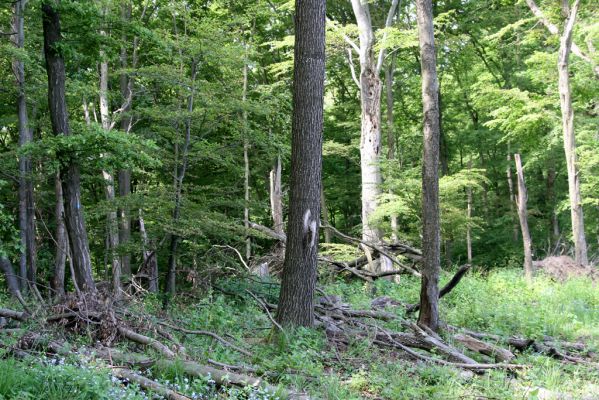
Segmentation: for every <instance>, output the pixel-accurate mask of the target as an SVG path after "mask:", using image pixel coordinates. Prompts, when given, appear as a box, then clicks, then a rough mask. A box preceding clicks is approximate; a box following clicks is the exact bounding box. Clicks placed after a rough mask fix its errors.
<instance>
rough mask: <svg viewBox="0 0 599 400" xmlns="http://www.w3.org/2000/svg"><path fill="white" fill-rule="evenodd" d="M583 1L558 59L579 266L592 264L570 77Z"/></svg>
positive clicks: (567, 28) (568, 26) (568, 27)
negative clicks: (572, 54)
mask: <svg viewBox="0 0 599 400" xmlns="http://www.w3.org/2000/svg"><path fill="white" fill-rule="evenodd" d="M579 3H580V1H579V0H576V1H575V2H574V5H573V7H572V11H571V12H570V16H569V17H568V19H567V21H566V26H565V28H564V32H563V34H562V36H561V38H560V47H559V54H558V60H557V70H558V76H559V98H560V106H561V110H562V128H563V134H564V151H565V153H566V167H567V169H568V193H569V196H570V214H571V217H572V236H573V239H574V253H575V260H576V262H577V263H578V264H581V265H588V264H589V258H588V255H587V241H586V237H585V233H584V216H583V212H582V198H581V196H580V176H579V174H578V172H579V171H578V168H577V166H576V163H577V156H576V137H575V134H574V110H573V108H572V94H571V92H570V75H569V71H568V61H569V57H570V48H571V47H572V31H573V30H574V22H575V21H576V13H577V12H578V5H579Z"/></svg>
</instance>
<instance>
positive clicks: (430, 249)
mask: <svg viewBox="0 0 599 400" xmlns="http://www.w3.org/2000/svg"><path fill="white" fill-rule="evenodd" d="M416 13H417V22H418V37H419V42H420V65H421V67H420V68H421V71H422V105H423V114H424V116H423V131H424V152H423V163H422V271H421V273H422V284H421V289H420V314H419V316H418V323H419V324H421V325H425V326H428V327H429V328H430V329H432V330H433V331H436V330H437V329H438V328H439V273H440V270H441V267H440V262H441V260H440V253H441V245H440V243H441V229H440V221H439V136H440V132H439V99H438V93H439V81H438V79H437V65H436V63H437V60H436V55H435V39H434V28H433V12H432V4H431V0H416Z"/></svg>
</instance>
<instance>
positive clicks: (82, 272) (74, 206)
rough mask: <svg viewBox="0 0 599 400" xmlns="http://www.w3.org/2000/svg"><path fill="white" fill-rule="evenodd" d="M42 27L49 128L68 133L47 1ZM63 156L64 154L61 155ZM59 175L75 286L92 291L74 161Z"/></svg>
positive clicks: (57, 34)
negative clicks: (76, 284) (46, 76)
mask: <svg viewBox="0 0 599 400" xmlns="http://www.w3.org/2000/svg"><path fill="white" fill-rule="evenodd" d="M42 13H43V27H44V54H45V57H46V72H47V74H48V105H49V108H50V119H51V121H52V130H53V132H54V134H55V135H65V136H69V135H71V132H70V129H69V117H68V112H67V105H66V98H65V80H66V77H65V69H64V60H63V58H62V55H61V54H60V51H59V49H60V44H61V41H62V35H61V31H60V16H59V14H58V12H57V11H56V10H55V9H54V8H53V6H52V3H51V2H45V3H43V4H42ZM63 157H64V155H63ZM61 163H62V166H61V171H60V175H61V178H62V179H63V181H62V186H63V188H62V189H63V194H64V199H65V219H66V226H67V231H68V234H69V239H70V245H71V252H72V254H73V258H72V262H73V264H74V265H73V266H74V270H75V276H76V279H77V283H78V286H79V288H80V289H81V290H82V291H95V289H96V285H95V283H94V279H93V276H92V268H91V258H90V252H89V244H88V240H87V230H86V229H85V218H84V215H83V207H82V204H81V184H80V175H79V166H78V165H77V163H76V160H72V159H61Z"/></svg>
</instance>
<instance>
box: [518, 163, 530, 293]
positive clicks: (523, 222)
mask: <svg viewBox="0 0 599 400" xmlns="http://www.w3.org/2000/svg"><path fill="white" fill-rule="evenodd" d="M514 160H515V162H516V173H517V175H518V199H517V200H516V204H517V206H518V217H519V218H520V229H521V231H522V242H523V244H524V273H525V275H526V279H527V280H528V281H531V280H532V242H531V240H530V231H529V230H528V211H527V209H526V202H527V200H528V194H527V192H526V183H525V182H524V171H523V170H522V160H521V159H520V154H517V153H516V154H514Z"/></svg>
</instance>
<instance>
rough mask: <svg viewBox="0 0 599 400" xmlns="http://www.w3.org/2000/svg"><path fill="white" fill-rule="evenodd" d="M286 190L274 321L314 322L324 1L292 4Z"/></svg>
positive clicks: (286, 323) (292, 322) (320, 167)
mask: <svg viewBox="0 0 599 400" xmlns="http://www.w3.org/2000/svg"><path fill="white" fill-rule="evenodd" d="M293 64H294V71H293V118H292V144H291V188H290V190H291V191H290V200H289V223H288V226H287V245H286V247H285V262H284V265H283V274H282V277H281V292H280V297H279V306H278V308H277V316H276V318H277V320H278V321H279V323H281V324H282V325H296V326H311V325H313V323H314V302H313V300H314V299H313V297H314V289H315V286H316V266H317V254H318V225H319V218H320V185H321V182H322V181H321V169H322V129H323V106H324V74H325V0H296V2H295V47H294V61H293Z"/></svg>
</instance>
